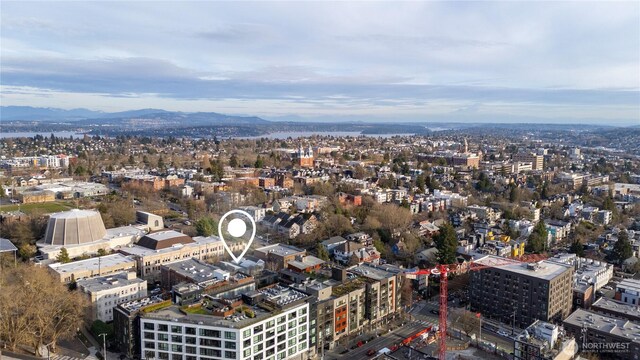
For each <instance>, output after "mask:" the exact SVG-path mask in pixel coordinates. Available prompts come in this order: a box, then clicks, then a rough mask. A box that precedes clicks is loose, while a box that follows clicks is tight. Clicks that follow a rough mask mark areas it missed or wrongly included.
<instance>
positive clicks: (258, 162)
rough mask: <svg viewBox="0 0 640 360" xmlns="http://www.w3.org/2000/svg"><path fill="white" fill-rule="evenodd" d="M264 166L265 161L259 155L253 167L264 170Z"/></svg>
mask: <svg viewBox="0 0 640 360" xmlns="http://www.w3.org/2000/svg"><path fill="white" fill-rule="evenodd" d="M263 166H264V160H262V157H260V155H258V157H257V158H256V162H255V164H254V165H253V167H255V168H256V169H262V167H263Z"/></svg>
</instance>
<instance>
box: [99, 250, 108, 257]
mask: <svg viewBox="0 0 640 360" xmlns="http://www.w3.org/2000/svg"><path fill="white" fill-rule="evenodd" d="M105 255H107V250H105V249H103V248H100V249H98V256H105Z"/></svg>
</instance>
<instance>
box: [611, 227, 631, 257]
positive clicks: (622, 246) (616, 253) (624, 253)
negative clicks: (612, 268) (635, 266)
mask: <svg viewBox="0 0 640 360" xmlns="http://www.w3.org/2000/svg"><path fill="white" fill-rule="evenodd" d="M632 255H633V248H632V247H631V242H629V234H627V231H626V230H622V231H620V232H619V233H618V241H616V243H615V245H613V249H611V255H610V257H611V259H612V260H613V261H617V262H618V264H621V263H622V262H623V261H625V260H627V259H628V258H630V257H631V256H632Z"/></svg>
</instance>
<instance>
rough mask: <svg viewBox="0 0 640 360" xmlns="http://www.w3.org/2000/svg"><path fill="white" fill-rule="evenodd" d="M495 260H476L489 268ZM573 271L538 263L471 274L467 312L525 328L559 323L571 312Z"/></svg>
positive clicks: (502, 267)
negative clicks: (543, 322)
mask: <svg viewBox="0 0 640 360" xmlns="http://www.w3.org/2000/svg"><path fill="white" fill-rule="evenodd" d="M499 260H500V258H498V257H495V256H491V255H489V256H486V257H483V258H481V259H478V260H476V264H483V263H486V264H487V265H488V266H491V263H492V262H493V261H499ZM573 272H574V271H573V267H572V266H569V265H564V264H558V263H553V262H549V261H541V262H538V263H531V264H528V263H514V264H509V265H503V266H499V267H489V268H485V269H482V270H478V271H472V272H471V281H470V284H471V286H470V291H469V298H470V302H471V308H472V309H473V310H474V311H479V312H481V313H482V314H483V316H488V317H494V318H498V319H500V320H502V321H504V322H507V323H511V321H512V320H513V318H512V317H513V316H515V324H516V325H518V326H520V327H527V326H529V325H531V324H532V323H533V322H534V321H535V320H542V321H561V320H562V319H564V318H566V317H567V316H568V315H569V313H570V312H571V304H572V301H571V300H572V296H573V295H572V290H571V289H572V282H573V281H572V280H573Z"/></svg>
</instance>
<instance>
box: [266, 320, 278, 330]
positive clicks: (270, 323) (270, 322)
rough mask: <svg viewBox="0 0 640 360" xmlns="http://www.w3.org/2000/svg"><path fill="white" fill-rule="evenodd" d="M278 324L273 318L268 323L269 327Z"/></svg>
mask: <svg viewBox="0 0 640 360" xmlns="http://www.w3.org/2000/svg"><path fill="white" fill-rule="evenodd" d="M275 325H276V321H275V320H271V321H269V322H268V323H267V329H269V328H272V327H274V326H275Z"/></svg>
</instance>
